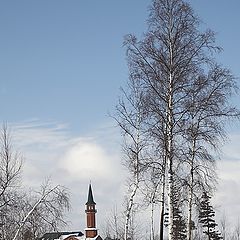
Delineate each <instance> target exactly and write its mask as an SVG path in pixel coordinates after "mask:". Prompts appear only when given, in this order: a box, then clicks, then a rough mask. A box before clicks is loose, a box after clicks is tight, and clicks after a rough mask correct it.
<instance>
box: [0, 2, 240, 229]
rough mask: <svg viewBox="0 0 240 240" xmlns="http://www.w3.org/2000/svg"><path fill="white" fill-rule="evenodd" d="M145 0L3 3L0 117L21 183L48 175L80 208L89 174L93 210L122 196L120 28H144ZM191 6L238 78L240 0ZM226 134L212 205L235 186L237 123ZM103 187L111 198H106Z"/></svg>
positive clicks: (124, 31)
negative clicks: (18, 154) (117, 122)
mask: <svg viewBox="0 0 240 240" xmlns="http://www.w3.org/2000/svg"><path fill="white" fill-rule="evenodd" d="M149 4H150V0H121V1H116V0H115V1H114V0H102V1H97V0H95V1H94V0H71V1H66V0H65V1H63V0H51V1H49V0H41V1H33V0H21V1H18V0H10V1H0V34H1V37H0V106H1V107H0V109H1V111H0V112H1V114H0V122H3V121H7V122H9V124H10V125H11V126H12V128H13V131H12V132H13V135H14V137H15V141H16V145H17V147H18V148H19V149H20V151H22V152H23V154H24V156H25V168H24V181H25V183H28V184H29V185H31V186H37V185H39V183H40V182H41V181H42V180H43V178H44V177H46V176H49V175H50V176H52V177H53V178H54V181H56V182H61V183H62V184H64V185H66V186H68V187H69V189H70V190H71V191H72V193H73V197H72V198H73V200H72V201H73V209H74V208H75V209H76V208H77V211H78V212H80V209H81V207H80V206H81V204H82V203H83V204H84V203H85V200H86V191H87V184H88V182H89V180H90V179H92V180H93V181H92V182H93V184H94V182H95V187H94V186H93V189H94V191H95V192H94V193H95V194H96V196H97V199H96V201H97V202H98V203H99V209H100V210H99V211H100V213H99V215H101V209H102V212H106V211H105V210H106V207H107V206H113V205H114V204H115V202H116V201H119V197H120V196H121V193H122V189H123V184H122V183H123V181H124V174H125V173H124V172H123V170H122V167H121V165H120V162H121V156H120V142H121V139H120V135H119V133H118V131H117V130H116V129H115V128H114V123H113V122H112V120H111V119H110V118H109V117H108V112H113V111H114V106H115V105H116V103H117V99H118V96H119V95H120V91H119V89H120V87H121V86H125V84H126V81H127V76H128V74H127V64H126V61H125V49H124V47H123V46H122V42H123V36H124V35H125V34H128V33H135V34H136V35H138V36H141V34H142V33H143V32H144V31H145V30H146V24H145V22H146V19H147V15H148V13H147V7H148V5H149ZM191 4H192V6H193V8H194V9H195V11H196V12H197V14H198V15H199V16H200V18H201V19H202V20H203V22H204V25H203V26H205V27H210V28H211V29H212V30H214V31H216V32H217V43H219V45H220V46H222V47H223V48H224V51H223V52H222V53H221V54H220V55H219V56H218V57H217V59H218V60H219V62H221V63H222V64H223V65H225V66H227V67H229V68H230V69H232V71H233V73H234V74H235V76H237V77H239V76H240V68H239V62H240V61H239V56H240V47H239V42H240V28H239V23H240V15H239V9H240V1H239V0H229V1H219V0H211V1H209V0H194V1H191ZM235 102H236V104H238V102H239V98H235ZM238 106H239V107H240V104H238ZM230 133H231V135H230V141H229V144H228V145H226V146H225V147H224V149H223V151H224V157H223V161H222V163H220V165H219V169H220V177H221V179H223V180H221V181H220V187H219V189H220V190H219V195H218V196H219V199H220V200H219V201H217V204H218V205H222V203H221V200H223V199H226V194H230V193H232V192H231V191H232V190H231V188H228V187H226V186H230V185H231V186H235V189H236V187H240V185H239V184H238V182H239V181H240V179H239V177H238V174H237V173H236V169H240V157H238V156H239V150H238V142H239V140H240V131H239V130H238V128H236V127H235V128H234V133H233V132H230ZM231 140H232V141H231ZM116 176H117V177H116ZM223 189H224V190H225V189H229V192H227V193H224V191H223ZM106 192H107V193H109V192H110V193H111V194H112V198H111V199H105V194H106ZM239 200H240V196H238V197H237V198H235V200H234V201H233V200H231V199H230V200H229V202H228V204H230V205H231V206H233V205H234V206H235V207H236V206H237V205H238V203H239ZM236 209H237V208H235V212H237V213H239V212H240V211H239V212H238V211H236ZM238 210H240V209H238ZM81 211H82V210H81ZM82 212H83V211H82ZM81 214H83V215H84V212H83V213H81ZM83 215H81V217H83V218H84V216H83ZM71 218H72V219H73V226H74V227H76V228H77V226H78V224H80V225H81V226H84V220H81V221H80V223H79V219H78V218H79V215H78V213H72V216H71Z"/></svg>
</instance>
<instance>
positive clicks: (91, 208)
mask: <svg viewBox="0 0 240 240" xmlns="http://www.w3.org/2000/svg"><path fill="white" fill-rule="evenodd" d="M95 205H96V203H95V202H94V200H93V194H92V187H91V184H89V190H88V201H87V203H86V210H85V212H86V214H87V228H86V229H85V235H86V238H94V237H96V236H97V229H96V219H95V214H96V212H97V210H96V209H95Z"/></svg>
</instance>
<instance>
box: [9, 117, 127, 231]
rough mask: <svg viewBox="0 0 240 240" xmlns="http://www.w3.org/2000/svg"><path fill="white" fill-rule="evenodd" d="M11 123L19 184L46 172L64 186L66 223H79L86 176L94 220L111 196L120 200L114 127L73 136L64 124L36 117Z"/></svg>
mask: <svg viewBox="0 0 240 240" xmlns="http://www.w3.org/2000/svg"><path fill="white" fill-rule="evenodd" d="M11 128H12V133H13V136H14V143H15V145H16V146H17V148H18V149H19V150H20V151H21V152H23V154H24V156H25V163H24V172H23V183H24V185H25V186H26V185H27V186H29V187H32V188H37V187H39V186H40V184H41V182H43V181H44V179H45V178H47V177H49V176H50V177H51V179H52V181H53V182H54V183H57V184H62V185H64V186H66V187H67V188H68V189H69V190H70V193H71V201H72V212H71V213H70V214H69V215H68V218H69V219H70V220H71V222H72V225H70V228H71V227H72V228H74V229H80V230H81V229H84V228H85V213H84V208H85V202H86V200H87V191H88V184H89V182H90V180H91V181H92V184H93V191H94V196H95V201H96V202H97V205H98V206H97V207H98V209H99V211H98V212H99V214H98V220H99V222H103V217H104V216H105V213H106V212H107V211H108V210H109V211H111V209H112V206H113V205H114V204H115V203H116V201H118V202H121V200H120V198H121V197H122V194H121V193H122V186H123V182H124V171H123V169H122V166H121V164H120V151H119V149H120V147H119V145H118V143H117V142H115V135H116V132H115V130H114V129H113V128H111V126H110V127H109V129H108V128H107V127H106V126H104V128H99V129H97V131H95V132H93V133H89V134H88V135H89V136H77V137H72V136H71V135H70V134H69V131H68V128H67V125H65V124H57V123H53V122H46V123H40V122H39V121H38V120H36V119H33V120H31V121H27V122H24V123H21V124H12V125H11ZM106 196H107V197H106Z"/></svg>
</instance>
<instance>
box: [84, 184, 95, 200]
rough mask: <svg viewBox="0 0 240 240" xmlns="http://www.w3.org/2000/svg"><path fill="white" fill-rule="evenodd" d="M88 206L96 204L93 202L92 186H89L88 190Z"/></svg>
mask: <svg viewBox="0 0 240 240" xmlns="http://www.w3.org/2000/svg"><path fill="white" fill-rule="evenodd" d="M88 204H96V203H95V202H94V200H93V193H92V187H91V184H89V189H88V200H87V202H86V205H88Z"/></svg>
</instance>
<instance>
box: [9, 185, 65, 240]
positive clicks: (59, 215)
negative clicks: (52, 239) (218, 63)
mask: <svg viewBox="0 0 240 240" xmlns="http://www.w3.org/2000/svg"><path fill="white" fill-rule="evenodd" d="M19 207H20V208H21V209H22V216H23V218H22V219H21V221H20V223H19V224H18V226H17V228H16V231H15V234H14V237H13V240H16V239H19V235H20V233H21V232H22V234H24V232H25V231H26V229H31V230H30V231H31V232H32V235H33V237H34V238H36V237H39V235H41V234H43V232H42V231H41V230H43V229H44V228H45V229H44V231H46V230H55V231H56V230H57V229H58V227H61V226H62V225H65V224H66V222H65V221H64V220H63V213H64V211H65V210H68V209H69V197H68V192H67V190H66V188H65V187H63V186H60V185H56V186H51V183H50V181H46V183H44V184H43V185H42V186H41V190H40V191H39V192H37V193H35V195H34V196H31V197H29V199H27V201H26V202H25V205H23V206H22V205H21V206H19Z"/></svg>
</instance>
